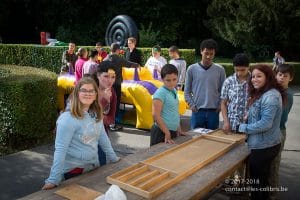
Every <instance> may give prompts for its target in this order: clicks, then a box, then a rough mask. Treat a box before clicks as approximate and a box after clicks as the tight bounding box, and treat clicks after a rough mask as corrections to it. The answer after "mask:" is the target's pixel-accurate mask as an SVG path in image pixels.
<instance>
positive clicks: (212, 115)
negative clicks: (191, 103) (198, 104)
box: [191, 110, 219, 130]
mask: <svg viewBox="0 0 300 200" xmlns="http://www.w3.org/2000/svg"><path fill="white" fill-rule="evenodd" d="M191 128H192V129H195V128H206V129H212V130H215V129H217V128H219V112H217V111H210V110H209V111H202V110H198V112H192V117H191Z"/></svg>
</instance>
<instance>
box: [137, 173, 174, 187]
mask: <svg viewBox="0 0 300 200" xmlns="http://www.w3.org/2000/svg"><path fill="white" fill-rule="evenodd" d="M168 177H169V172H164V173H162V174H159V175H158V176H155V177H154V178H152V179H150V180H148V181H147V182H146V183H144V184H142V185H140V186H139V188H141V189H143V190H148V189H149V188H151V187H152V186H154V185H155V184H157V183H159V182H161V181H163V180H164V179H166V178H168Z"/></svg>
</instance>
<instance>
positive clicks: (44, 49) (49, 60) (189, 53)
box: [0, 44, 195, 73]
mask: <svg viewBox="0 0 300 200" xmlns="http://www.w3.org/2000/svg"><path fill="white" fill-rule="evenodd" d="M84 47H86V48H88V49H93V48H94V47H92V46H84ZM67 48H68V47H62V46H55V47H50V46H42V45H20V44H0V64H9V65H22V66H32V67H37V68H40V67H41V68H44V69H47V70H49V71H52V72H55V73H59V71H60V67H61V57H62V53H63V51H64V50H66V49H67ZM138 49H139V50H141V52H142V55H143V64H145V63H146V61H147V59H148V58H149V57H150V56H151V48H138ZM106 50H107V51H109V48H108V47H106ZM180 51H181V55H182V57H183V58H184V59H186V61H187V64H188V65H190V64H192V63H194V62H195V49H181V50H180ZM162 55H163V56H165V58H166V59H168V60H169V54H168V49H167V48H162Z"/></svg>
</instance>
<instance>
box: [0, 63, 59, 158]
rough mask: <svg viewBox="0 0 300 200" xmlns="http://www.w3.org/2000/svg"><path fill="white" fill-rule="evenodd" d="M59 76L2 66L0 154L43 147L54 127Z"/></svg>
mask: <svg viewBox="0 0 300 200" xmlns="http://www.w3.org/2000/svg"><path fill="white" fill-rule="evenodd" d="M56 79H57V75H56V74H55V73H53V72H49V71H47V70H45V69H37V68H33V67H25V66H15V65H0V88H1V91H0V130H1V132H0V154H2V153H3V152H9V151H11V150H20V149H25V148H28V147H32V146H33V145H37V144H41V143H43V142H45V141H46V140H47V139H49V137H51V135H52V134H51V133H50V130H52V129H53V128H54V127H55V120H56V117H57V111H56V88H57V87H56Z"/></svg>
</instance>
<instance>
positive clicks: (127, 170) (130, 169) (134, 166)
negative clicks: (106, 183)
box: [111, 163, 144, 178]
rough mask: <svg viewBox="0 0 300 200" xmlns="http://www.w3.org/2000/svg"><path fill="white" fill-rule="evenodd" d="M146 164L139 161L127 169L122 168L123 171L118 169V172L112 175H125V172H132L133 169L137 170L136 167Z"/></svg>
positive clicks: (114, 176) (113, 176)
mask: <svg viewBox="0 0 300 200" xmlns="http://www.w3.org/2000/svg"><path fill="white" fill-rule="evenodd" d="M143 165H144V164H142V163H138V164H136V165H132V166H130V167H127V168H125V169H122V170H121V171H118V172H117V173H114V174H113V175H111V177H112V178H116V177H119V176H122V175H124V174H126V173H128V172H131V171H132V170H135V169H137V168H139V167H141V166H143Z"/></svg>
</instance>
